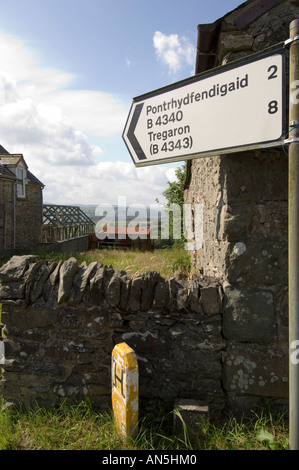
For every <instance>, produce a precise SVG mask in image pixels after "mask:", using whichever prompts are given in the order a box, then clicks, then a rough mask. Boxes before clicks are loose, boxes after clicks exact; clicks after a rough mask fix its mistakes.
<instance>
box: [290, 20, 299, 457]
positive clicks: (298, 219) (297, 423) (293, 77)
mask: <svg viewBox="0 0 299 470" xmlns="http://www.w3.org/2000/svg"><path fill="white" fill-rule="evenodd" d="M290 38H291V45H290V73H289V82H290V92H291V90H292V89H293V88H294V85H295V88H297V87H298V85H299V81H298V80H299V20H294V21H292V23H291V24H290ZM295 91H296V90H295ZM296 95H297V94H296ZM289 129H290V131H289V134H290V140H289V144H290V145H289V183H288V184H289V188H288V199H289V200H288V205H289V228H288V237H289V250H288V251H289V273H288V274H289V356H290V361H289V392H290V393H289V420H290V449H291V450H299V360H298V357H297V354H296V349H297V348H298V344H299V290H298V283H299V247H298V243H299V242H298V240H299V100H298V96H295V97H294V98H293V97H292V96H291V95H290V102H289Z"/></svg>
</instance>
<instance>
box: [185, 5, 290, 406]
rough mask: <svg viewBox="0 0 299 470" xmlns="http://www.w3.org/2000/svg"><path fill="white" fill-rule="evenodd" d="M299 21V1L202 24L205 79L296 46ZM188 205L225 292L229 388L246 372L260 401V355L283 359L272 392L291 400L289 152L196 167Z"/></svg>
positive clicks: (201, 162)
mask: <svg viewBox="0 0 299 470" xmlns="http://www.w3.org/2000/svg"><path fill="white" fill-rule="evenodd" d="M297 18H299V2H298V1H294V0H271V1H262V0H248V1H246V2H244V3H242V4H241V5H240V6H239V7H238V8H236V9H235V10H233V11H232V12H229V13H228V14H226V15H225V16H224V17H223V18H220V19H219V20H217V21H216V22H215V23H213V24H205V25H199V26H198V44H197V57H196V73H201V72H204V71H206V70H208V69H211V68H213V67H216V66H219V65H224V64H226V63H228V62H231V61H234V60H237V59H241V58H245V57H246V56H248V55H249V54H252V53H255V52H259V51H262V50H264V49H266V48H267V47H269V46H273V45H275V44H278V43H280V42H283V41H285V40H287V39H288V38H289V25H290V23H291V22H292V21H293V20H294V19H297ZM286 49H287V48H286ZM286 54H287V58H286V65H287V67H288V50H286ZM286 73H287V71H286ZM287 81H288V80H287V79H286V82H287ZM287 113H288V111H287V112H286V117H285V118H286V129H287V128H288V121H287V120H288V115H287ZM215 131H216V130H215ZM185 203H189V204H203V217H204V219H203V245H202V248H200V249H199V250H197V251H196V252H194V253H193V259H194V263H195V265H196V267H197V269H198V270H199V271H201V272H202V274H203V275H205V276H212V277H214V278H217V279H219V280H220V281H221V283H222V286H223V294H224V296H223V334H224V336H225V339H226V340H227V351H226V359H225V362H226V373H225V374H224V377H223V381H224V384H225V383H228V382H230V383H232V382H231V380H229V379H228V377H230V378H231V379H232V378H233V376H235V378H236V377H238V374H239V381H238V380H237V381H236V387H235V391H236V390H238V389H239V392H242V394H243V398H245V396H246V394H248V396H250V394H251V393H252V390H253V387H252V386H251V385H250V383H249V381H248V380H247V381H246V376H247V378H248V377H249V376H251V377H253V376H255V380H256V384H257V383H260V384H263V383H264V380H263V370H262V369H263V368H262V367H261V368H260V369H259V370H258V369H257V368H255V364H257V362H258V356H260V357H262V356H263V357H264V360H265V361H266V362H267V361H269V360H272V359H273V358H274V356H276V357H278V356H280V357H281V359H280V360H277V361H276V366H273V385H272V389H271V390H270V391H271V393H270V395H274V396H280V397H282V396H285V393H284V392H283V391H282V390H279V386H278V381H277V377H278V376H280V377H283V376H284V377H285V380H287V375H288V371H287V356H288V255H287V252H288V236H287V232H288V157H287V154H286V153H285V152H284V150H283V149H282V147H272V148H270V149H269V148H267V149H266V148H264V149H258V150H251V151H245V152H238V153H230V154H226V155H219V156H210V157H204V158H198V159H193V160H190V161H189V162H187V178H186V184H185ZM269 345H271V347H269ZM283 357H285V359H282V358H283ZM236 358H239V365H237V363H236V361H237V359H236ZM240 358H243V359H242V360H241V359H240ZM246 361H247V367H246V364H245V362H246ZM241 362H242V364H243V367H240V363H241ZM234 364H235V365H234ZM252 365H253V367H252ZM254 369H255V370H254ZM240 374H241V375H240ZM246 374H247V375H246ZM258 377H259V380H258ZM242 380H243V382H242ZM237 382H238V383H237ZM241 382H242V384H241ZM253 382H254V380H253ZM253 382H252V383H253ZM238 384H239V385H238ZM240 384H241V385H242V386H240ZM257 387H258V385H257ZM259 388H260V390H261V392H262V393H265V392H266V390H264V392H263V386H262V385H261V386H260V387H259ZM229 389H230V390H228V391H229V392H232V389H231V386H229ZM264 389H266V387H264ZM267 393H268V394H269V390H268V392H267Z"/></svg>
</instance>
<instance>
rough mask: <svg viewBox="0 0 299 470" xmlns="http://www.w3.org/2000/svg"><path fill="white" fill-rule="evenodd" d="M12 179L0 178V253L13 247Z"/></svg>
mask: <svg viewBox="0 0 299 470" xmlns="http://www.w3.org/2000/svg"><path fill="white" fill-rule="evenodd" d="M14 191H15V189H14V181H13V180H9V179H5V178H1V179H0V254H1V253H4V252H6V251H7V250H12V249H13V247H14V229H13V226H14Z"/></svg>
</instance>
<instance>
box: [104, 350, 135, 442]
mask: <svg viewBox="0 0 299 470" xmlns="http://www.w3.org/2000/svg"><path fill="white" fill-rule="evenodd" d="M111 365H112V368H111V369H112V370H111V373H112V408H113V412H114V418H115V424H116V427H117V429H118V431H119V433H120V434H121V435H122V437H124V438H128V437H129V436H131V437H134V436H135V434H136V432H137V430H138V408H139V406H138V399H139V396H138V388H139V387H138V363H137V359H136V355H135V352H134V350H133V349H131V348H130V347H129V346H128V345H127V344H126V343H120V344H117V345H116V346H115V348H114V349H113V351H112V364H111Z"/></svg>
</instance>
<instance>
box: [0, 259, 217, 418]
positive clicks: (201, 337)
mask: <svg viewBox="0 0 299 470" xmlns="http://www.w3.org/2000/svg"><path fill="white" fill-rule="evenodd" d="M0 282H1V287H0V298H1V302H2V322H3V324H4V325H5V328H4V334H5V339H4V343H5V365H4V372H3V380H2V383H1V387H2V388H1V393H2V395H3V398H4V400H5V402H12V403H19V404H21V403H26V404H28V405H34V404H35V403H38V404H41V405H45V406H47V405H52V404H54V403H58V402H61V401H62V400H65V399H66V400H67V401H71V402H74V401H78V400H81V399H84V398H89V399H90V400H91V401H92V402H93V403H94V405H95V406H99V407H101V406H106V405H108V406H109V405H110V400H111V389H110V383H111V380H110V362H111V353H112V350H113V348H114V346H115V344H117V343H119V342H123V341H125V342H126V343H127V344H128V345H129V346H130V347H132V348H133V349H134V350H135V352H136V354H137V358H138V364H139V376H140V379H139V380H140V400H141V403H142V404H143V405H142V406H143V409H153V408H154V409H155V408H156V407H159V406H165V407H169V406H173V402H174V400H175V399H176V398H179V397H183V398H194V399H197V400H200V401H204V402H205V403H209V404H211V406H212V408H214V409H215V410H217V411H219V410H222V409H223V408H224V405H225V395H224V391H223V389H222V385H221V355H222V350H223V347H224V342H223V339H222V336H221V291H220V289H219V286H218V285H217V284H209V283H208V282H207V281H204V280H199V279H190V280H188V279H186V278H184V277H182V276H176V277H171V278H168V279H164V278H162V277H161V276H160V275H159V274H157V273H155V272H148V273H146V274H143V275H140V276H136V277H135V276H131V275H128V274H126V273H125V272H117V271H114V270H113V268H112V267H107V266H101V265H100V264H98V263H91V264H90V265H88V266H87V265H86V264H82V265H80V266H79V265H78V263H77V260H76V259H75V258H70V259H69V260H68V261H65V262H59V263H56V262H51V261H45V260H39V259H38V258H36V257H34V256H21V257H17V256H15V257H13V258H12V259H11V260H10V261H9V262H8V263H7V264H6V265H5V266H4V267H3V268H1V270H0Z"/></svg>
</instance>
